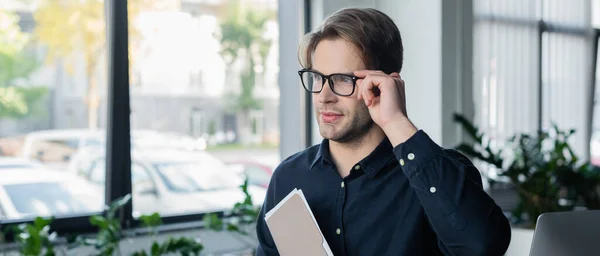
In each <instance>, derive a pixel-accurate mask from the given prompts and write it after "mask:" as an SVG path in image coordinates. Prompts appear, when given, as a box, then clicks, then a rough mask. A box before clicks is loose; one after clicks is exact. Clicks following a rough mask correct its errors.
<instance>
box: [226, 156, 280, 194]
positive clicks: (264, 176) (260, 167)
mask: <svg viewBox="0 0 600 256" xmlns="http://www.w3.org/2000/svg"><path fill="white" fill-rule="evenodd" d="M227 165H229V167H230V168H231V169H232V170H233V171H234V172H236V173H237V174H238V175H240V176H241V177H242V178H243V179H246V178H248V183H249V184H251V185H255V186H259V187H263V188H267V187H268V186H269V182H270V181H271V176H272V175H273V168H272V167H270V166H268V165H265V164H261V163H256V162H250V161H234V162H228V163H227Z"/></svg>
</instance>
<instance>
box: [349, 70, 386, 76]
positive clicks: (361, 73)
mask: <svg viewBox="0 0 600 256" xmlns="http://www.w3.org/2000/svg"><path fill="white" fill-rule="evenodd" d="M354 75H355V76H358V77H366V76H368V75H385V73H383V71H381V70H357V71H354Z"/></svg>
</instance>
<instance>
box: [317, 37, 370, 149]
mask: <svg viewBox="0 0 600 256" xmlns="http://www.w3.org/2000/svg"><path fill="white" fill-rule="evenodd" d="M312 64H313V65H312V66H313V69H314V70H316V71H318V72H321V73H322V74H324V75H330V74H332V73H347V74H352V73H353V72H354V71H357V70H363V69H365V68H366V67H365V64H364V62H363V61H362V59H361V58H360V55H359V53H358V49H357V48H356V47H355V46H354V45H353V44H352V43H350V42H347V41H345V40H343V39H335V40H323V41H321V42H319V44H317V47H316V49H315V52H314V56H313V63H312ZM357 87H358V86H357ZM357 93H358V88H355V90H354V93H353V94H352V95H350V96H339V95H336V94H335V93H333V91H331V87H330V86H329V81H326V83H325V85H324V86H323V90H322V91H321V92H320V93H315V94H313V105H314V108H315V111H316V115H317V121H318V123H319V130H320V133H321V136H322V137H323V138H325V139H329V140H332V141H336V142H340V143H347V142H353V141H358V140H360V139H362V137H363V136H364V135H365V134H366V133H367V132H368V131H369V130H370V128H371V127H372V126H373V124H374V123H373V120H372V119H371V116H370V115H369V110H368V108H367V106H366V105H365V103H364V102H363V101H362V100H358V99H357Z"/></svg>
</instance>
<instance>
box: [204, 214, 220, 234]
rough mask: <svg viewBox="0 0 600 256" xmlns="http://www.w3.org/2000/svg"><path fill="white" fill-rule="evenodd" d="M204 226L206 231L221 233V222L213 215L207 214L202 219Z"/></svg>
mask: <svg viewBox="0 0 600 256" xmlns="http://www.w3.org/2000/svg"><path fill="white" fill-rule="evenodd" d="M203 221H204V226H205V227H207V228H208V229H211V230H215V231H221V230H223V221H222V220H221V218H219V216H217V215H216V214H214V213H207V214H205V215H204V218H203Z"/></svg>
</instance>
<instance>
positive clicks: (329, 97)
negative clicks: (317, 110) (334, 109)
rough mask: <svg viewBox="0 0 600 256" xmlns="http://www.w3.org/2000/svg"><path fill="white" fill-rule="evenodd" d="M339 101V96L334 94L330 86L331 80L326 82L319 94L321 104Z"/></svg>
mask: <svg viewBox="0 0 600 256" xmlns="http://www.w3.org/2000/svg"><path fill="white" fill-rule="evenodd" d="M336 99H337V95H335V93H333V91H332V90H331V86H330V85H329V79H327V80H325V84H323V90H321V92H320V93H319V102H320V103H327V102H333V101H335V100H336Z"/></svg>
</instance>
